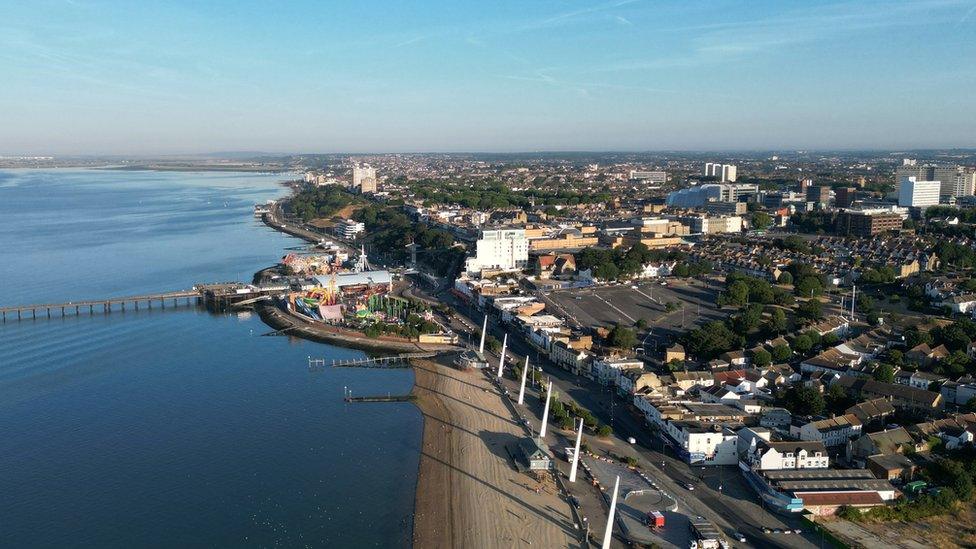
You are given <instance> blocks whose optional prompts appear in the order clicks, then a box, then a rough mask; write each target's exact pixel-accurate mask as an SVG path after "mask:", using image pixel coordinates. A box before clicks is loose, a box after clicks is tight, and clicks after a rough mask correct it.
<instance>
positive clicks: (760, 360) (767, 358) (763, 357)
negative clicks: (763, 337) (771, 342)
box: [752, 349, 773, 368]
mask: <svg viewBox="0 0 976 549" xmlns="http://www.w3.org/2000/svg"><path fill="white" fill-rule="evenodd" d="M772 360H773V356H772V355H771V354H770V353H769V351H767V350H765V349H759V350H758V351H756V352H755V353H753V355H752V363H753V364H754V365H755V366H756V367H757V368H765V367H766V366H769V365H770V363H771V362H772Z"/></svg>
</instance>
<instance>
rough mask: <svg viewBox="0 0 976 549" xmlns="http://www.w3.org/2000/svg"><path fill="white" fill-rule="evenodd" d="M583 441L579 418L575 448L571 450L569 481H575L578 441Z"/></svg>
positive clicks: (581, 421)
mask: <svg viewBox="0 0 976 549" xmlns="http://www.w3.org/2000/svg"><path fill="white" fill-rule="evenodd" d="M582 441H583V418H580V420H579V430H578V431H576V449H575V450H573V465H572V466H571V467H570V468H569V481H570V482H576V467H577V464H578V463H579V453H580V442H582Z"/></svg>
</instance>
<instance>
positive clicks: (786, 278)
mask: <svg viewBox="0 0 976 549" xmlns="http://www.w3.org/2000/svg"><path fill="white" fill-rule="evenodd" d="M776 281H777V282H779V283H780V284H793V275H791V274H790V273H788V272H786V271H783V272H782V273H780V274H779V278H778V279H776Z"/></svg>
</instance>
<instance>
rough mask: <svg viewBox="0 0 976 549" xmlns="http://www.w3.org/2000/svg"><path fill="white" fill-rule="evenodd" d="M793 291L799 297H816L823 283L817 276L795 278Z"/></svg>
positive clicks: (821, 289)
mask: <svg viewBox="0 0 976 549" xmlns="http://www.w3.org/2000/svg"><path fill="white" fill-rule="evenodd" d="M793 291H794V292H795V293H796V295H797V296H799V297H816V296H818V295H820V294H822V293H823V283H822V282H821V281H820V277H819V276H812V275H808V276H804V277H802V278H800V279H799V280H797V282H796V285H795V286H794V287H793Z"/></svg>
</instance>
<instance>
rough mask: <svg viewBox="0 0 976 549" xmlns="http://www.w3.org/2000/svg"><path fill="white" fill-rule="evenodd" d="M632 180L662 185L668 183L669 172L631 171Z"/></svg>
mask: <svg viewBox="0 0 976 549" xmlns="http://www.w3.org/2000/svg"><path fill="white" fill-rule="evenodd" d="M630 178H631V179H637V180H640V181H644V182H647V183H650V184H652V185H661V184H664V183H667V182H668V172H665V171H640V170H631V171H630Z"/></svg>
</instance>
